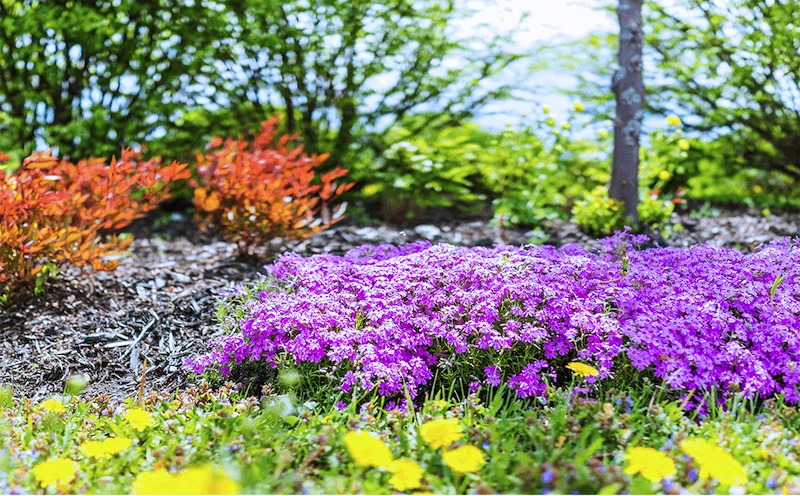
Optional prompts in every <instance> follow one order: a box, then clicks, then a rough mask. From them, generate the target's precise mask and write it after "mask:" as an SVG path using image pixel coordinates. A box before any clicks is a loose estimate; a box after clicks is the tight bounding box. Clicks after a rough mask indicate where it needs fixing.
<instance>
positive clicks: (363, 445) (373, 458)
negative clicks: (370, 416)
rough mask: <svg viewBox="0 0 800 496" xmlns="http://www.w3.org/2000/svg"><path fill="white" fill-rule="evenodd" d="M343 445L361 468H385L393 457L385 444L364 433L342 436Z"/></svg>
mask: <svg viewBox="0 0 800 496" xmlns="http://www.w3.org/2000/svg"><path fill="white" fill-rule="evenodd" d="M344 444H346V445H347V450H348V451H349V452H350V456H352V457H353V459H354V460H355V462H356V464H358V465H361V466H362V467H385V466H387V465H389V464H390V463H392V460H393V459H394V457H393V456H392V452H391V451H390V450H389V447H388V446H386V444H385V443H384V442H383V441H381V440H380V439H378V438H377V437H375V436H373V435H372V434H370V433H368V432H366V431H350V432H348V433H347V434H345V436H344Z"/></svg>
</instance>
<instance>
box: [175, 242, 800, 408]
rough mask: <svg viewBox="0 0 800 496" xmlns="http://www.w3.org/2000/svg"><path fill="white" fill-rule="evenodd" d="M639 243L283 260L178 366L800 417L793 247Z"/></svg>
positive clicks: (398, 393)
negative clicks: (787, 406)
mask: <svg viewBox="0 0 800 496" xmlns="http://www.w3.org/2000/svg"><path fill="white" fill-rule="evenodd" d="M645 241H646V238H645V237H643V236H630V235H628V234H625V233H618V234H617V235H616V236H615V237H612V238H607V239H605V240H603V241H602V242H601V243H600V245H599V248H598V249H597V250H596V251H587V250H585V249H583V248H581V247H579V246H574V245H573V246H566V247H564V248H562V249H556V248H553V247H550V246H540V247H536V246H529V247H508V246H499V247H496V248H463V247H462V248H459V247H454V246H450V245H437V246H430V245H429V244H427V243H424V242H423V243H415V244H410V245H405V246H402V247H395V246H378V247H373V246H364V247H361V248H359V249H356V250H353V251H350V252H349V253H347V254H345V255H344V256H332V255H320V256H315V257H310V258H302V257H299V256H296V255H292V254H287V255H284V256H283V257H281V258H280V259H279V260H278V261H277V262H276V263H275V264H273V265H271V266H268V267H267V271H268V273H269V278H268V279H266V280H265V281H263V282H262V286H261V290H260V291H257V292H256V291H254V292H251V296H250V297H248V298H243V299H240V300H239V301H240V306H239V307H238V313H236V314H235V316H234V317H233V320H234V321H235V322H234V323H233V324H232V325H230V326H229V329H230V330H231V331H232V332H230V333H228V334H224V335H222V336H221V337H219V338H217V339H216V340H214V341H213V342H212V343H211V345H210V349H209V351H208V352H207V353H206V354H204V355H200V356H196V357H192V358H190V359H188V360H187V361H186V367H187V369H189V370H191V371H193V372H195V373H198V374H200V373H203V372H205V371H207V370H219V371H221V372H222V373H223V374H227V373H229V372H230V370H231V367H233V366H236V365H238V364H242V363H246V362H247V363H250V362H255V363H257V364H260V365H259V366H260V367H261V368H262V369H264V370H267V371H269V370H270V369H274V368H276V367H280V366H283V365H286V364H289V365H292V366H298V367H300V368H301V369H302V370H303V371H305V372H306V373H307V374H308V376H309V378H308V382H307V386H308V387H307V389H308V390H313V391H325V392H326V393H327V391H329V390H333V391H337V390H339V391H344V392H352V391H355V390H366V391H371V390H373V389H376V390H377V391H378V392H379V393H380V394H381V395H384V396H387V397H389V398H390V399H392V400H397V401H401V400H404V399H406V398H407V397H410V398H412V399H413V398H417V397H419V395H420V394H422V393H425V392H431V391H434V392H435V391H436V390H437V387H438V388H442V387H453V386H454V387H456V388H458V389H460V390H463V391H466V390H474V389H477V388H479V387H480V386H481V385H482V384H483V385H485V384H490V385H492V386H498V385H500V384H501V383H504V384H505V385H506V386H508V387H509V388H510V389H511V390H513V391H515V392H516V394H517V396H519V397H520V398H528V397H545V396H546V394H547V391H548V389H549V388H551V387H553V386H558V385H563V384H564V383H565V380H567V379H568V377H569V375H568V374H565V373H564V366H565V365H566V364H567V363H568V362H571V361H581V362H585V363H588V364H590V365H591V366H593V367H596V368H597V370H598V371H599V375H598V379H597V387H606V386H605V384H606V383H608V384H612V385H617V386H622V385H625V384H631V383H635V382H636V381H637V380H638V379H639V378H640V377H642V376H647V377H652V378H654V379H657V380H660V381H663V382H664V384H665V386H666V387H668V388H669V390H670V391H671V394H673V395H674V396H675V397H676V398H677V397H682V398H684V399H686V400H687V401H688V402H689V403H690V404H691V405H695V406H696V407H697V408H698V409H699V410H701V411H702V410H704V409H707V408H708V397H709V395H714V396H715V397H716V399H717V400H720V401H721V400H722V399H724V398H725V397H726V396H727V395H729V394H731V393H736V392H742V393H743V394H744V395H745V397H747V398H756V397H760V398H765V397H769V396H771V395H775V394H781V395H784V397H785V399H786V401H787V402H790V403H795V402H797V400H798V389H797V387H798V382H800V375H799V371H798V370H797V362H798V360H799V359H800V347H798V342H797V340H796V338H795V336H794V333H795V332H796V329H797V328H798V327H800V300H798V296H797V295H798V294H800V272H799V271H800V249H799V248H798V245H797V241H796V240H795V241H791V240H789V239H786V240H784V241H781V242H775V243H773V244H770V245H769V246H766V247H764V248H762V249H761V250H759V251H756V252H755V253H752V254H742V253H740V252H738V251H736V250H729V249H723V248H716V247H711V246H696V247H693V248H690V249H687V250H679V249H669V248H648V249H640V246H639V245H640V244H641V243H643V242H645ZM232 315H234V314H232Z"/></svg>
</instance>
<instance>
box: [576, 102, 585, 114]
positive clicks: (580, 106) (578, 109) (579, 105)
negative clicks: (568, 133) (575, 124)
mask: <svg viewBox="0 0 800 496" xmlns="http://www.w3.org/2000/svg"><path fill="white" fill-rule="evenodd" d="M573 107H574V108H575V112H583V111H584V110H586V108H585V107H584V106H583V104H582V103H581V102H575V105H573Z"/></svg>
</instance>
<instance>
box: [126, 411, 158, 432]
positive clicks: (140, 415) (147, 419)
mask: <svg viewBox="0 0 800 496" xmlns="http://www.w3.org/2000/svg"><path fill="white" fill-rule="evenodd" d="M125 420H127V421H128V423H129V424H131V427H133V428H134V429H136V430H137V431H143V430H145V429H146V428H148V427H150V426H152V425H153V416H152V415H150V412H148V411H146V410H142V409H140V408H134V409H132V410H128V411H127V412H125Z"/></svg>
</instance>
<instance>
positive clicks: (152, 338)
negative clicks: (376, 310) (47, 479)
mask: <svg viewBox="0 0 800 496" xmlns="http://www.w3.org/2000/svg"><path fill="white" fill-rule="evenodd" d="M156 218H157V217H156V216H152V217H150V218H148V219H145V220H143V221H140V222H139V223H137V224H136V225H134V226H132V229H131V230H132V231H133V232H134V236H135V237H136V240H135V241H134V243H133V246H132V253H131V256H130V257H128V258H126V259H125V260H123V261H122V263H121V265H120V266H119V268H118V269H117V270H116V271H114V272H111V273H94V272H90V271H89V272H84V271H78V270H71V271H68V272H66V273H65V274H61V275H60V277H59V278H58V279H56V280H55V281H53V282H52V283H51V284H50V285H49V286H48V288H47V291H46V292H45V294H43V295H41V296H38V297H34V296H31V295H19V297H18V298H16V299H15V300H14V302H13V303H12V304H11V305H10V306H8V307H5V308H0V338H1V339H0V384H11V385H12V386H13V388H14V393H15V395H16V396H24V397H27V398H31V399H33V400H36V401H38V400H41V399H42V398H44V397H47V396H49V395H53V394H59V393H61V392H63V390H64V384H65V381H66V380H67V379H68V378H69V377H70V376H72V375H73V374H84V375H86V376H87V378H88V379H89V388H88V390H87V394H90V395H93V394H101V393H102V394H107V395H109V396H110V397H111V399H112V401H115V402H118V401H121V400H123V399H124V398H126V397H130V396H134V395H135V394H136V393H137V391H138V389H139V385H140V381H141V376H142V371H143V364H144V361H145V360H146V361H147V366H146V374H145V390H146V391H165V390H166V391H174V390H175V389H178V388H182V387H185V386H187V385H188V384H189V383H190V381H191V379H190V378H189V377H188V376H187V374H186V373H185V372H184V370H183V369H182V363H183V360H184V359H185V358H186V357H187V356H189V355H191V354H194V353H198V352H201V351H204V350H205V347H206V345H207V343H208V341H209V339H210V338H211V337H212V336H214V335H215V333H218V332H219V331H218V329H217V327H216V325H215V320H214V315H215V303H216V301H217V299H218V298H219V297H220V295H221V294H222V293H223V292H224V290H225V289H226V288H230V287H232V286H233V285H235V284H237V283H241V282H242V281H247V280H250V279H253V278H255V277H257V274H258V272H259V271H260V269H261V267H262V266H263V265H264V264H265V263H268V262H269V261H270V259H271V258H273V257H270V256H265V257H263V258H262V259H261V260H242V259H240V258H237V257H236V253H235V246H234V245H232V244H230V243H227V242H225V241H223V240H221V239H219V238H216V237H214V236H211V235H208V234H204V233H201V232H199V231H198V230H197V227H196V226H195V225H194V223H193V221H192V220H191V219H189V218H187V217H186V216H184V215H183V214H172V216H171V218H170V220H169V221H168V222H165V223H161V225H158V224H159V223H158V222H154V220H155V219H156ZM680 220H681V222H682V223H683V224H684V225H686V226H687V229H686V230H685V231H683V232H680V233H676V234H674V235H673V236H671V237H670V238H669V240H668V242H669V244H670V245H672V246H678V247H686V246H690V245H693V244H696V243H701V242H709V243H713V244H716V245H720V246H726V247H735V248H739V249H742V250H750V249H753V248H755V247H756V246H757V245H759V244H761V243H766V242H769V241H770V240H773V239H778V238H781V237H784V236H798V235H800V214H790V215H784V216H770V217H761V216H757V215H754V213H753V212H729V213H724V214H721V215H719V216H716V217H706V218H700V219H692V218H690V217H688V216H684V217H681V219H680ZM156 225H158V227H154V226H156ZM546 232H547V234H548V235H549V240H548V242H549V243H551V244H554V245H563V244H566V243H572V242H578V243H584V244H585V243H592V242H593V240H592V239H591V238H590V237H588V236H586V235H584V234H582V233H580V231H578V229H577V228H576V227H575V226H574V225H571V224H569V223H566V222H556V223H552V224H550V225H548V226H547V227H546ZM420 239H429V240H431V241H432V242H434V243H437V242H449V243H457V244H462V245H468V246H475V245H487V246H488V245H492V244H495V243H506V244H524V243H526V242H528V240H529V239H530V234H529V233H527V232H526V230H521V229H499V228H495V227H491V226H490V225H489V224H488V223H487V222H486V221H485V220H480V219H465V220H461V221H455V222H453V221H444V220H443V221H442V222H437V223H436V225H422V226H416V227H402V226H395V225H386V224H382V225H375V226H366V227H364V226H356V225H352V224H346V223H343V224H340V225H337V226H335V227H334V228H332V229H330V230H328V231H324V232H321V233H319V234H317V235H316V236H314V237H312V238H309V239H306V240H300V241H284V240H280V239H278V240H273V241H272V242H271V243H270V246H268V247H266V248H267V251H268V252H269V253H274V254H277V253H281V252H285V251H297V252H298V253H301V254H303V255H312V254H315V253H322V252H332V253H343V252H345V251H347V250H349V249H351V248H354V247H356V246H359V245H362V244H381V243H394V244H403V243H407V242H413V241H417V240H420Z"/></svg>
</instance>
